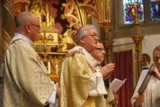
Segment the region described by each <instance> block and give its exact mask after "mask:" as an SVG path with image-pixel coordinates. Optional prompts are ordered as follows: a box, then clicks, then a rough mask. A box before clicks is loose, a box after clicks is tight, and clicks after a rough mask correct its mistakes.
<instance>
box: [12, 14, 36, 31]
mask: <svg viewBox="0 0 160 107" xmlns="http://www.w3.org/2000/svg"><path fill="white" fill-rule="evenodd" d="M35 17H37V16H36V15H34V14H32V13H30V12H22V13H20V14H19V15H18V17H17V18H16V21H15V24H16V28H19V27H23V26H25V25H26V23H29V22H31V21H32V20H33V19H34V18H35Z"/></svg>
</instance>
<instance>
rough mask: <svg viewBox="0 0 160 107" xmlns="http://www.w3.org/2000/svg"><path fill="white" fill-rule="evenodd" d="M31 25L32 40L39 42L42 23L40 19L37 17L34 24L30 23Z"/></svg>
mask: <svg viewBox="0 0 160 107" xmlns="http://www.w3.org/2000/svg"><path fill="white" fill-rule="evenodd" d="M29 25H30V28H31V29H30V34H31V36H30V38H31V40H32V41H33V42H34V41H36V40H38V36H39V35H40V22H39V19H38V18H37V17H36V18H35V19H34V20H33V21H32V22H30V23H29Z"/></svg>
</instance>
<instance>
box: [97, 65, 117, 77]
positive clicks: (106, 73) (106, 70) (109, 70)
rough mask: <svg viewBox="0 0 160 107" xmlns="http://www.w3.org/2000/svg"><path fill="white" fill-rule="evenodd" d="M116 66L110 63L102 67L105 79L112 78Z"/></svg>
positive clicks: (101, 70)
mask: <svg viewBox="0 0 160 107" xmlns="http://www.w3.org/2000/svg"><path fill="white" fill-rule="evenodd" d="M114 67H115V64H114V63H109V64H106V65H105V66H103V67H101V69H100V72H101V74H102V76H103V78H104V79H107V78H109V77H110V75H111V74H112V72H113V70H114Z"/></svg>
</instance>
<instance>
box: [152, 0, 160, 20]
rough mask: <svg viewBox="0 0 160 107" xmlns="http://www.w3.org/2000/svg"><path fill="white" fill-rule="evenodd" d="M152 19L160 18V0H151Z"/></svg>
mask: <svg viewBox="0 0 160 107" xmlns="http://www.w3.org/2000/svg"><path fill="white" fill-rule="evenodd" d="M150 9H151V20H160V0H151V1H150Z"/></svg>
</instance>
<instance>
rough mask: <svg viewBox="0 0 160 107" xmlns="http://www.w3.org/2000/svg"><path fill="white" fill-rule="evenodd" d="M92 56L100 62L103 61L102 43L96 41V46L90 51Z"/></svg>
mask: <svg viewBox="0 0 160 107" xmlns="http://www.w3.org/2000/svg"><path fill="white" fill-rule="evenodd" d="M92 56H93V57H94V58H95V59H96V60H97V61H99V62H101V63H102V62H103V61H104V57H105V49H104V46H103V44H102V43H97V48H96V49H95V50H94V51H93V52H92Z"/></svg>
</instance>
